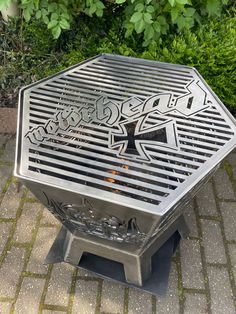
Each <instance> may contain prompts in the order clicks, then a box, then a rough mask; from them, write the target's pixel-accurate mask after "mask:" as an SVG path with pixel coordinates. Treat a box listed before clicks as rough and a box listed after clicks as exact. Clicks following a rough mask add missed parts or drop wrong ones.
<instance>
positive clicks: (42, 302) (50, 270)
mask: <svg viewBox="0 0 236 314" xmlns="http://www.w3.org/2000/svg"><path fill="white" fill-rule="evenodd" d="M52 269H53V264H49V265H48V271H47V274H46V275H45V276H46V278H45V279H46V280H45V284H44V288H43V293H42V295H41V299H40V303H39V311H38V314H42V311H43V308H44V303H45V299H46V294H47V290H48V285H49V280H50V278H51V273H52Z"/></svg>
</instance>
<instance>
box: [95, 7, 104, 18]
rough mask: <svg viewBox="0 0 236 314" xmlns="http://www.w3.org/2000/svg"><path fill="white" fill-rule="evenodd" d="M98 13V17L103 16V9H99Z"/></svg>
mask: <svg viewBox="0 0 236 314" xmlns="http://www.w3.org/2000/svg"><path fill="white" fill-rule="evenodd" d="M96 15H97V16H98V17H102V16H103V10H101V9H98V10H97V11H96Z"/></svg>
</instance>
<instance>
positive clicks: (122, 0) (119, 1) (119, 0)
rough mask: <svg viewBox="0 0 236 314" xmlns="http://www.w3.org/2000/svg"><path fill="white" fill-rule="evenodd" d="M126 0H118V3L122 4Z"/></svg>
mask: <svg viewBox="0 0 236 314" xmlns="http://www.w3.org/2000/svg"><path fill="white" fill-rule="evenodd" d="M125 1H126V0H116V3H117V4H121V3H124V2H125Z"/></svg>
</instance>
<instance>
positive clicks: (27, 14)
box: [23, 8, 31, 22]
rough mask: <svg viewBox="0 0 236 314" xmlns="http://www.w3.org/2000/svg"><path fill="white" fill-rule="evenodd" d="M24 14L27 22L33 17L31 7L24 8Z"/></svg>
mask: <svg viewBox="0 0 236 314" xmlns="http://www.w3.org/2000/svg"><path fill="white" fill-rule="evenodd" d="M23 16H24V19H25V20H26V22H29V20H30V17H31V15H30V10H29V8H25V9H24V10H23Z"/></svg>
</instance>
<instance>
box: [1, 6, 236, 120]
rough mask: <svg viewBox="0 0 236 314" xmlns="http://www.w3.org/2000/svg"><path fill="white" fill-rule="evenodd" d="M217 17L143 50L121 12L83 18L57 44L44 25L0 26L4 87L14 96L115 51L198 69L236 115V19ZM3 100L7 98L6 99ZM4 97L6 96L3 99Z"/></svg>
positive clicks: (5, 91)
mask: <svg viewBox="0 0 236 314" xmlns="http://www.w3.org/2000/svg"><path fill="white" fill-rule="evenodd" d="M234 13H235V12H234V11H232V12H231V14H230V16H224V17H222V18H221V19H215V20H213V21H211V22H206V23H205V24H203V25H200V26H199V27H198V28H197V29H196V31H195V32H192V31H191V30H189V31H187V32H184V33H182V34H175V35H169V36H168V37H165V38H164V39H163V40H162V43H159V42H152V43H151V44H150V45H149V46H148V47H147V48H144V47H143V46H142V39H141V38H140V37H139V36H138V35H133V36H131V37H129V38H124V35H123V31H122V27H121V14H120V15H119V12H117V15H116V18H115V19H110V20H109V19H108V18H107V17H106V15H105V16H104V17H103V18H101V19H100V18H94V19H90V18H89V17H84V18H83V19H78V20H76V21H75V22H74V23H75V24H76V27H73V28H72V30H69V31H68V32H66V33H63V34H62V36H61V37H60V38H59V40H58V41H53V40H52V36H51V34H50V33H49V32H47V30H46V28H43V27H44V26H43V25H41V24H40V22H39V21H34V22H32V23H30V24H27V25H26V24H23V27H22V28H21V27H20V25H21V24H20V21H18V24H20V25H18V27H16V25H15V24H16V21H14V20H13V21H12V23H10V24H9V25H5V24H4V23H2V24H1V23H0V35H2V34H4V36H0V45H1V47H3V49H4V52H2V56H0V77H1V78H2V79H1V84H2V87H4V89H2V92H1V93H7V94H8V95H9V98H8V99H9V102H13V100H14V99H13V100H12V99H11V96H10V95H12V94H14V93H15V90H16V89H17V87H18V86H22V85H26V84H28V83H30V82H32V81H34V80H37V79H40V78H43V77H46V76H48V75H51V74H54V73H56V72H58V71H60V70H62V69H65V68H66V67H68V66H71V65H73V64H76V63H78V62H80V61H82V60H85V59H87V58H89V57H91V56H94V55H96V54H99V53H115V54H121V55H126V56H134V57H141V58H147V59H153V60H159V61H164V62H171V63H178V64H186V65H190V66H194V67H196V68H197V70H198V71H199V72H200V73H201V74H202V76H203V77H204V78H205V79H206V81H207V82H208V83H209V85H210V86H211V87H212V88H213V90H214V91H215V92H216V94H217V95H218V96H219V97H220V98H221V100H222V101H223V102H224V103H225V104H226V105H227V106H228V108H229V109H230V110H231V111H232V113H234V114H236V17H235V14H234ZM3 96H4V95H3ZM1 98H2V99H5V98H6V97H5V98H4V97H1Z"/></svg>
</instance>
